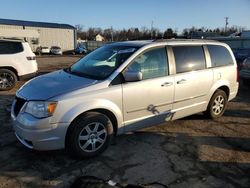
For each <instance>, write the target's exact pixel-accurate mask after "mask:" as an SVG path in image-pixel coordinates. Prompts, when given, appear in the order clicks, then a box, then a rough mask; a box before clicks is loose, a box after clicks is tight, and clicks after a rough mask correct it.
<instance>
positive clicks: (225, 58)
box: [207, 45, 234, 67]
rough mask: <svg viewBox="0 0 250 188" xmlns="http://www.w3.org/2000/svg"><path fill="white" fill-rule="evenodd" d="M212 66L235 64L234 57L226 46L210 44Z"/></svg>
mask: <svg viewBox="0 0 250 188" xmlns="http://www.w3.org/2000/svg"><path fill="white" fill-rule="evenodd" d="M207 47H208V51H209V54H210V58H211V63H212V67H219V66H224V65H231V64H234V61H233V58H232V56H231V54H230V53H229V51H228V50H227V49H226V48H225V47H224V46H218V45H208V46H207Z"/></svg>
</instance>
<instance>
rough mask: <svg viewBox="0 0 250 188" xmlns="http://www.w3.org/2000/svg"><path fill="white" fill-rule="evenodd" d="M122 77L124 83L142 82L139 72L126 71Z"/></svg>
mask: <svg viewBox="0 0 250 188" xmlns="http://www.w3.org/2000/svg"><path fill="white" fill-rule="evenodd" d="M123 76H124V79H125V81H126V82H135V81H141V80H142V73H141V72H139V71H126V72H125V73H124V74H123Z"/></svg>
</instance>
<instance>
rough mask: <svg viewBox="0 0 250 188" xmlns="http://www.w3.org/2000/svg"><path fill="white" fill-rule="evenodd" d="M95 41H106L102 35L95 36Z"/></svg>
mask: <svg viewBox="0 0 250 188" xmlns="http://www.w3.org/2000/svg"><path fill="white" fill-rule="evenodd" d="M95 40H96V41H104V40H105V39H104V37H103V36H102V35H100V34H98V35H96V36H95Z"/></svg>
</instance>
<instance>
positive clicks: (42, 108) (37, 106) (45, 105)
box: [25, 101, 57, 118]
mask: <svg viewBox="0 0 250 188" xmlns="http://www.w3.org/2000/svg"><path fill="white" fill-rule="evenodd" d="M56 106H57V102H44V101H29V102H28V104H27V105H26V108H25V112H26V113H29V114H31V115H33V116H34V117H37V118H45V117H49V116H52V115H53V113H54V111H55V110H56Z"/></svg>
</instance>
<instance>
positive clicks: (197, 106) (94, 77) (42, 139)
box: [11, 40, 239, 157]
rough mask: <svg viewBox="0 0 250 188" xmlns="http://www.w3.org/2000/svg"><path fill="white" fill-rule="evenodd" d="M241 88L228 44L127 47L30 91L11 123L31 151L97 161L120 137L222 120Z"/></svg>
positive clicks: (115, 46) (106, 49)
mask: <svg viewBox="0 0 250 188" xmlns="http://www.w3.org/2000/svg"><path fill="white" fill-rule="evenodd" d="M238 86H239V84H238V76H237V65H236V61H235V58H234V56H233V53H232V51H231V49H230V47H229V46H228V45H226V44H224V43H220V42H214V41H203V40H167V41H163V42H158V41H156V42H153V41H133V42H119V43H112V44H109V45H105V46H103V47H101V48H98V49H97V50H95V51H94V52H92V53H90V54H88V55H87V56H85V57H83V58H82V59H80V60H79V61H78V62H76V63H75V64H74V65H72V66H70V67H69V68H67V69H64V70H59V71H56V72H52V73H49V74H47V75H42V76H39V77H37V78H35V79H33V80H31V81H30V82H29V83H27V84H25V85H24V86H23V87H22V88H21V89H20V90H19V91H18V92H17V93H16V99H15V101H14V102H13V105H12V110H11V116H12V119H13V120H14V130H15V134H16V137H17V138H18V139H19V141H20V142H21V143H23V144H24V145H25V146H27V147H28V148H31V149H37V150H53V149H61V148H65V147H66V148H67V149H68V150H69V151H71V154H75V155H78V156H82V157H91V156H94V155H96V154H98V153H100V152H102V151H103V150H104V149H105V148H106V147H107V146H108V143H109V141H110V139H111V137H112V136H113V135H119V134H123V133H125V132H128V131H134V130H137V129H140V128H144V127H147V126H152V125H156V124H159V123H163V122H166V121H171V120H175V119H179V118H182V117H185V116H189V115H191V114H195V113H199V112H204V113H205V114H206V115H208V116H209V117H211V118H219V117H220V116H222V115H223V113H224V111H225V110H226V106H227V102H228V101H230V100H232V99H233V98H234V97H235V96H236V94H237V92H238Z"/></svg>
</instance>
